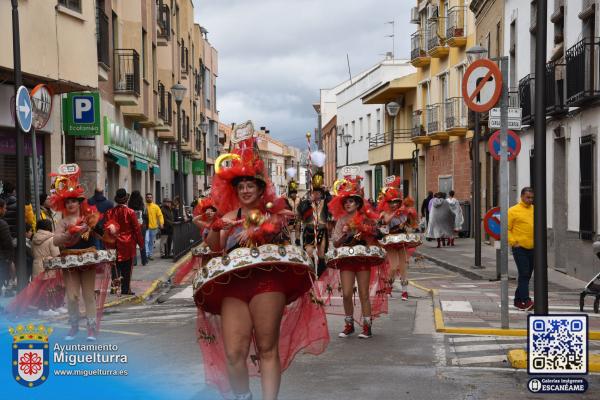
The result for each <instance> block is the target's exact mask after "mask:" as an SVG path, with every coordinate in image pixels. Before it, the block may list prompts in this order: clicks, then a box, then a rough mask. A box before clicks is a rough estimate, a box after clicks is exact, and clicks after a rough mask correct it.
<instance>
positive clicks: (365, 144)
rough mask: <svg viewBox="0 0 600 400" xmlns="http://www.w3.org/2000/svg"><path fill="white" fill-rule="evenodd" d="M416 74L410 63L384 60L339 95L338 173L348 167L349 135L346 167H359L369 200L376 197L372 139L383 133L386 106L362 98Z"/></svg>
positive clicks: (356, 79)
mask: <svg viewBox="0 0 600 400" xmlns="http://www.w3.org/2000/svg"><path fill="white" fill-rule="evenodd" d="M414 72H415V68H414V67H413V66H412V65H411V64H410V62H409V61H407V60H385V61H382V62H381V63H380V64H377V65H376V66H374V67H372V68H371V69H369V70H367V71H365V72H364V73H362V74H361V75H360V76H358V77H355V78H353V80H352V83H351V84H349V85H347V86H346V87H345V88H342V89H341V90H340V91H339V92H338V93H337V94H336V109H337V126H338V127H341V128H342V129H338V141H337V146H338V160H337V168H338V174H339V169H340V168H341V167H343V166H345V165H346V145H345V144H344V142H343V139H342V135H344V134H350V135H351V136H352V139H351V141H350V144H349V146H348V160H347V161H348V162H347V164H348V165H354V166H358V167H360V171H361V172H360V174H361V176H362V177H363V178H364V180H363V186H364V189H365V197H367V198H369V197H371V198H375V197H376V195H375V194H374V180H373V177H374V169H375V167H374V166H371V165H369V138H370V137H371V135H377V134H379V133H383V132H384V121H385V106H384V105H382V104H363V102H362V97H363V96H364V95H365V94H367V93H368V92H370V91H371V90H373V89H374V88H375V87H377V86H379V85H381V84H382V83H384V82H388V81H391V80H393V79H397V78H400V77H403V76H405V75H409V74H411V73H414ZM331 117H332V116H331ZM331 117H330V118H329V119H331ZM323 120H324V121H325V118H323ZM327 121H328V120H327ZM340 133H341V135H340Z"/></svg>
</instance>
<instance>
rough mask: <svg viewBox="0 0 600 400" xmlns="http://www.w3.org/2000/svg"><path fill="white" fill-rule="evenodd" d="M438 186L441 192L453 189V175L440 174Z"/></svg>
mask: <svg viewBox="0 0 600 400" xmlns="http://www.w3.org/2000/svg"><path fill="white" fill-rule="evenodd" d="M407 186H408V185H407ZM438 188H439V191H440V192H444V193H448V192H449V191H451V190H452V175H450V176H440V177H439V178H438ZM405 190H406V189H405Z"/></svg>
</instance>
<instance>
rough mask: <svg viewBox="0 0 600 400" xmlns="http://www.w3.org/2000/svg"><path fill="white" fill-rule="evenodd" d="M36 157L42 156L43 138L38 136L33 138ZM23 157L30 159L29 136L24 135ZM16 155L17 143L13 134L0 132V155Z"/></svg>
mask: <svg viewBox="0 0 600 400" xmlns="http://www.w3.org/2000/svg"><path fill="white" fill-rule="evenodd" d="M35 142H36V147H37V153H38V156H39V155H41V154H44V152H43V150H44V136H43V135H41V136H40V135H38V136H36V138H35ZM23 144H24V151H25V156H28V157H31V135H30V134H26V135H25V140H24V141H23ZM15 154H17V141H16V139H15V136H14V132H10V133H8V132H0V155H15Z"/></svg>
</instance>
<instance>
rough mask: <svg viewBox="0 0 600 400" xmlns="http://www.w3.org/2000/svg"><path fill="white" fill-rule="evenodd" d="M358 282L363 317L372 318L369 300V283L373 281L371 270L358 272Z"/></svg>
mask: <svg viewBox="0 0 600 400" xmlns="http://www.w3.org/2000/svg"><path fill="white" fill-rule="evenodd" d="M356 280H357V281H358V297H359V298H360V306H361V307H362V315H363V317H364V318H370V317H371V300H370V299H369V282H370V280H371V270H366V271H359V272H357V273H356Z"/></svg>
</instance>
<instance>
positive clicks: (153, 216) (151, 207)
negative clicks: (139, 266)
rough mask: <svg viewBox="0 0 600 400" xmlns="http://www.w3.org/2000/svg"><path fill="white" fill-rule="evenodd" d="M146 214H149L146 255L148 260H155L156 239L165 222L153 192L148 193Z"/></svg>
mask: <svg viewBox="0 0 600 400" xmlns="http://www.w3.org/2000/svg"><path fill="white" fill-rule="evenodd" d="M146 215H148V229H147V230H146V256H147V257H148V260H153V257H152V255H153V254H154V239H156V233H157V232H158V230H159V229H162V228H163V225H164V223H165V220H164V217H163V214H162V211H160V207H159V206H158V205H156V203H154V201H153V197H152V193H146Z"/></svg>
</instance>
